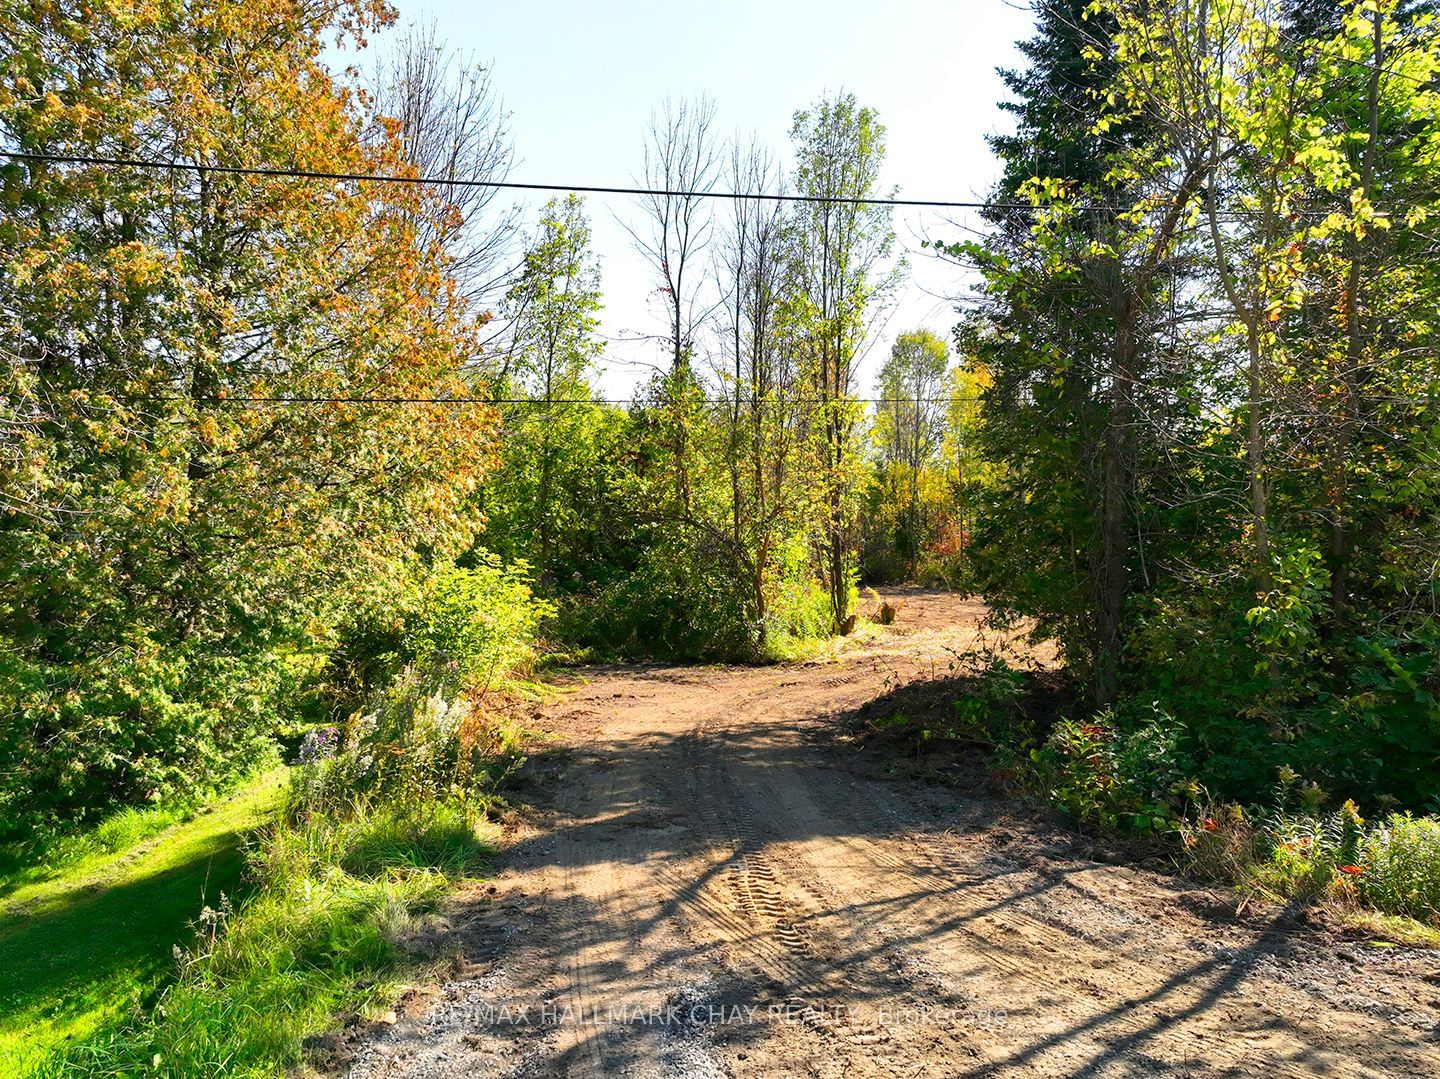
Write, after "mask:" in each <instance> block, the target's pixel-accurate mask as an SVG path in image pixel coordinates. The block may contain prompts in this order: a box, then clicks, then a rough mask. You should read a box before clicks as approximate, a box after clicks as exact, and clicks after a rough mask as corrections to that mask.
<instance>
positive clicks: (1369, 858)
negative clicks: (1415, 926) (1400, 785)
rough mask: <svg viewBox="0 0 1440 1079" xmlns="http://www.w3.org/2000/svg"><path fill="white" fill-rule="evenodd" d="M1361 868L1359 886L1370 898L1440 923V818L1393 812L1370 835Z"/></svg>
mask: <svg viewBox="0 0 1440 1079" xmlns="http://www.w3.org/2000/svg"><path fill="white" fill-rule="evenodd" d="M1360 868H1362V870H1363V872H1361V873H1359V874H1356V886H1357V888H1358V890H1359V892H1360V894H1361V895H1362V896H1363V897H1364V898H1365V899H1366V900H1367V901H1369V902H1370V903H1372V904H1373V905H1375V906H1376V907H1379V908H1380V909H1381V910H1383V911H1388V912H1389V913H1391V914H1406V915H1409V916H1410V917H1412V918H1417V919H1420V920H1422V921H1428V922H1431V923H1432V924H1435V923H1440V820H1436V819H1434V818H1432V817H1412V816H1410V815H1409V814H1408V813H1397V814H1393V815H1392V816H1391V817H1390V818H1389V819H1387V820H1386V821H1385V823H1384V824H1383V825H1381V826H1380V827H1378V828H1376V829H1375V830H1374V831H1372V832H1371V833H1370V834H1369V835H1368V836H1367V837H1366V838H1365V841H1364V845H1363V848H1362V851H1361V867H1360Z"/></svg>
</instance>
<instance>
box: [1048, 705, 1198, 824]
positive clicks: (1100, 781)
mask: <svg viewBox="0 0 1440 1079" xmlns="http://www.w3.org/2000/svg"><path fill="white" fill-rule="evenodd" d="M1158 718H1160V717H1157V719H1158ZM1168 734H1169V731H1168V729H1167V726H1166V725H1165V724H1164V723H1163V722H1153V723H1151V724H1150V725H1148V726H1146V727H1142V728H1140V729H1139V730H1137V731H1136V732H1134V733H1132V734H1129V735H1126V734H1122V733H1121V732H1120V730H1119V729H1118V728H1117V726H1116V724H1115V720H1114V717H1113V715H1111V714H1110V713H1108V712H1106V713H1101V714H1100V715H1097V716H1095V717H1094V718H1093V719H1091V720H1090V721H1088V722H1085V723H1076V722H1074V721H1073V720H1069V719H1061V720H1060V721H1059V722H1057V723H1056V724H1055V726H1054V728H1053V729H1052V730H1051V732H1050V736H1049V738H1047V739H1046V741H1045V744H1044V745H1043V746H1040V747H1038V748H1036V749H1034V750H1032V751H1031V753H1030V763H1031V766H1032V768H1033V769H1034V772H1035V777H1036V781H1037V782H1038V784H1039V786H1040V788H1041V790H1042V791H1043V792H1044V795H1045V797H1046V798H1047V799H1048V800H1049V801H1050V802H1051V803H1052V804H1054V805H1055V806H1057V807H1058V808H1060V809H1062V810H1064V811H1065V812H1066V813H1068V814H1069V815H1070V816H1071V817H1073V818H1074V819H1075V820H1076V821H1077V822H1079V823H1081V824H1090V825H1096V826H1099V827H1102V828H1110V829H1114V828H1120V827H1125V828H1133V829H1136V830H1139V831H1165V830H1169V829H1171V828H1173V827H1174V826H1175V821H1176V808H1177V802H1182V801H1183V799H1184V798H1185V797H1186V796H1187V795H1188V793H1189V790H1190V781H1189V780H1188V779H1180V778H1177V779H1174V780H1173V781H1170V780H1171V777H1172V776H1173V777H1178V776H1179V775H1180V774H1181V772H1182V770H1183V764H1182V763H1181V762H1180V761H1178V760H1177V759H1176V758H1177V756H1178V755H1177V753H1176V750H1175V747H1174V745H1173V743H1170V742H1167V741H1166V738H1167V736H1168ZM1157 736H1158V738H1159V740H1157ZM1167 781H1169V782H1167Z"/></svg>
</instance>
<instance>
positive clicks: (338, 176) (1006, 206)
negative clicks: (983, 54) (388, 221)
mask: <svg viewBox="0 0 1440 1079" xmlns="http://www.w3.org/2000/svg"><path fill="white" fill-rule="evenodd" d="M0 156H4V157H8V158H10V159H12V160H16V161H37V162H43V163H46V164H55V165H102V166H106V167H110V168H135V169H161V170H178V171H181V172H195V173H205V172H218V173H224V174H226V175H233V176H264V177H272V178H286V179H298V180H332V181H343V182H353V183H386V184H422V185H424V186H427V187H485V188H492V189H504V190H510V191H562V192H573V193H575V194H579V195H630V196H640V197H647V198H696V199H730V200H732V201H748V202H789V203H812V204H813V203H821V204H827V203H828V204H834V205H844V206H910V207H928V208H932V209H945V210H1005V211H1015V212H1029V213H1034V212H1036V211H1040V210H1047V209H1050V208H1051V207H1050V206H1044V205H1036V204H1034V203H1029V202H988V201H956V200H944V199H899V198H844V197H839V196H834V195H787V194H778V193H772V192H765V191H686V190H678V189H677V190H672V189H669V188H657V187H600V186H595V185H586V184H538V183H521V182H519V181H515V180H476V179H471V178H467V177H446V176H439V177H437V176H399V175H394V174H387V173H364V172H318V171H311V170H307V169H287V168H278V167H268V166H260V165H202V164H198V163H196V162H193V161H154V160H151V159H148V158H140V157H99V156H91V155H83V154H39V153H31V152H28V151H21V150H0ZM1060 205H1061V206H1062V207H1063V204H1060ZM1161 205H1163V204H1161ZM1065 208H1068V209H1071V210H1074V211H1077V212H1082V213H1129V212H1131V209H1133V208H1126V207H1120V206H1108V205H1080V206H1071V207H1065ZM1156 208H1159V206H1158V205H1157V207H1156ZM1262 212H1264V211H1262V210H1258V209H1250V208H1247V207H1238V208H1229V209H1223V210H1216V213H1217V214H1220V215H1221V216H1224V217H1251V216H1254V215H1255V214H1259V213H1262ZM1327 213H1328V211H1327V212H1325V213H1322V212H1319V211H1297V216H1299V215H1300V214H1305V215H1307V216H1316V215H1318V216H1326V215H1327Z"/></svg>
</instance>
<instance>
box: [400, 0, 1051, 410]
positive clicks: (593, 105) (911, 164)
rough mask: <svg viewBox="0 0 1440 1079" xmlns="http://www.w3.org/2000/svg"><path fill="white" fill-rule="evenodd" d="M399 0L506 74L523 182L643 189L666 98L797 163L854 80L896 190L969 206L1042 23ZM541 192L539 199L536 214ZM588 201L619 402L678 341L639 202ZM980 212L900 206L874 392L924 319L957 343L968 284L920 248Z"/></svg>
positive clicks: (914, 10)
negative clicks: (896, 345) (825, 109)
mask: <svg viewBox="0 0 1440 1079" xmlns="http://www.w3.org/2000/svg"><path fill="white" fill-rule="evenodd" d="M398 2H399V6H400V14H401V19H402V23H404V22H417V23H422V24H424V23H433V24H434V28H435V30H436V31H437V34H436V37H437V39H438V40H439V41H440V42H442V43H443V44H444V45H445V46H446V47H448V48H450V49H453V50H456V51H457V52H458V53H460V54H461V55H468V56H469V57H471V58H473V60H475V61H476V62H479V63H482V64H484V65H485V66H487V67H489V68H490V69H491V71H492V76H493V79H494V85H495V87H496V89H497V91H498V93H499V95H500V97H501V98H502V99H503V102H504V105H505V107H506V109H507V110H508V111H509V112H510V114H511V122H512V126H513V133H514V139H515V150H516V164H515V167H514V169H513V171H512V173H511V176H510V178H511V179H512V180H521V181H527V182H535V183H558V184H577V185H594V186H626V185H630V186H633V185H634V184H636V183H637V182H638V181H640V180H641V169H642V154H643V147H644V138H645V132H646V128H647V125H648V122H649V118H650V114H651V112H652V111H653V110H654V109H655V108H656V106H657V105H659V104H661V103H662V102H663V101H664V99H665V98H666V96H667V95H669V96H672V97H693V96H697V95H700V94H707V95H709V96H710V97H711V98H712V99H713V100H714V102H715V105H716V108H717V124H716V127H717V130H718V131H720V132H721V133H724V134H735V135H740V136H744V137H746V138H748V137H749V136H750V135H751V134H752V133H753V134H755V135H758V136H759V137H760V139H761V140H762V141H763V142H764V143H765V144H767V145H768V146H769V147H770V148H771V149H772V150H773V151H774V152H775V153H776V154H777V156H778V157H780V159H781V160H783V161H786V162H788V161H789V160H790V152H789V150H790V147H789V130H790V120H791V116H792V114H793V113H794V112H795V110H796V109H799V108H802V107H804V106H806V105H808V104H810V103H811V102H813V101H815V100H816V99H818V98H819V97H820V96H821V95H822V94H825V93H833V92H835V91H839V90H848V91H852V92H854V93H855V94H856V95H857V97H858V98H859V100H860V102H861V103H862V104H864V105H869V106H871V107H873V108H875V109H877V110H878V112H879V114H880V119H881V122H882V123H884V124H885V126H886V128H887V135H888V139H887V151H888V152H887V155H886V164H885V169H884V173H883V181H884V182H883V186H884V187H887V188H888V187H890V186H892V185H893V186H897V187H898V188H899V194H900V196H901V197H902V198H917V199H937V200H961V201H964V200H972V199H976V198H983V197H984V196H985V194H986V192H987V191H988V189H989V188H990V186H991V184H992V183H993V182H994V180H995V178H996V176H997V175H998V171H999V168H998V164H997V162H996V161H995V159H994V157H993V156H992V155H991V153H990V151H989V148H988V147H987V145H986V142H985V136H986V135H988V134H992V133H994V132H996V131H1003V130H1008V129H1009V119H1008V117H1007V115H1006V114H1005V113H1002V112H1001V111H1000V110H999V109H998V108H997V107H996V103H997V102H998V101H1000V100H1002V99H1003V98H1004V96H1005V90H1004V87H1003V86H1002V85H1001V83H1000V79H999V77H998V76H997V75H996V71H995V69H996V68H997V67H1014V66H1019V65H1020V63H1021V60H1020V57H1019V54H1018V53H1017V51H1016V50H1015V47H1014V44H1015V42H1016V41H1018V40H1021V39H1023V38H1026V37H1028V36H1029V35H1030V30H1031V25H1032V23H1031V17H1030V14H1029V12H1028V10H1026V8H1025V7H1024V6H1023V5H1021V4H1017V3H1016V2H1015V0H889V2H887V3H883V4H875V3H874V2H873V0H863V2H862V0H826V2H823V3H816V2H798V0H738V2H736V0H716V2H712V3H708V4H702V3H695V2H693V0H669V2H664V3H662V2H652V0H608V2H598V0H588V2H587V0H551V2H548V3H541V2H536V0H529V2H526V0H520V2H511V3H505V4H477V3H474V2H473V0H472V2H465V0H398ZM540 201H543V197H542V198H537V199H533V200H529V201H528V202H527V204H526V205H527V213H526V217H533V216H534V214H533V212H529V211H530V210H533V209H534V208H535V207H538V205H539V202H540ZM587 206H588V210H589V213H590V217H591V222H592V225H593V230H594V235H593V239H594V246H595V249H596V251H597V252H598V254H599V256H600V261H601V272H602V276H603V287H604V292H605V310H604V312H603V314H602V332H603V333H604V334H605V335H606V337H607V338H608V339H609V343H608V346H607V359H606V362H605V366H604V368H603V370H602V371H601V373H600V377H599V379H598V381H599V385H600V388H601V390H602V391H603V392H604V393H606V394H607V395H613V396H626V395H628V394H629V392H630V391H631V389H632V388H633V387H634V386H635V385H636V384H638V383H640V382H643V381H644V380H645V379H646V378H648V377H649V375H650V374H651V373H652V371H653V370H654V367H653V366H652V365H656V364H660V363H663V358H662V356H661V347H660V346H659V345H657V344H655V343H654V342H653V341H651V340H649V339H647V336H648V335H655V334H659V333H663V319H662V316H661V315H660V313H659V312H658V311H656V310H652V309H651V307H650V306H649V304H648V302H647V297H649V296H650V295H652V294H653V292H654V288H655V284H654V282H653V281H652V279H651V276H650V273H649V271H648V269H647V267H646V264H645V263H644V262H643V260H642V259H641V257H640V256H639V255H638V254H637V253H635V251H634V249H633V242H632V240H631V238H630V236H629V235H628V234H627V232H626V231H625V229H624V228H623V227H622V221H630V222H632V223H638V221H639V220H640V218H639V216H638V214H637V211H636V206H635V203H634V201H633V200H630V199H626V198H624V197H617V196H591V197H590V198H589V200H588V204H587ZM722 209H723V205H717V211H719V210H722ZM947 214H948V215H949V217H950V218H951V219H952V220H953V221H954V222H956V223H955V224H952V223H947V221H946V218H945V215H947ZM966 220H967V217H966V215H965V212H964V211H932V210H897V211H896V216H895V230H896V233H897V238H898V240H899V243H900V246H901V247H902V248H904V249H907V250H908V252H909V253H908V259H909V261H910V264H911V265H910V273H909V281H908V283H907V284H906V286H905V287H904V288H903V289H902V290H901V292H900V294H899V296H898V298H897V301H896V304H895V309H894V311H893V312H892V313H891V315H890V316H889V318H888V319H887V321H886V322H885V323H884V324H883V326H882V327H881V328H880V329H879V330H878V331H877V334H876V338H877V339H876V341H875V342H873V343H872V345H871V347H870V349H869V351H868V352H867V355H866V357H865V359H864V361H863V362H862V364H861V368H860V386H859V388H860V389H861V390H869V389H870V388H871V384H872V383H873V380H874V376H875V372H876V371H877V370H878V367H879V364H880V362H881V360H882V359H883V355H884V353H885V352H888V349H889V345H890V341H891V340H892V339H893V338H894V336H895V335H896V334H898V333H900V332H902V331H905V330H910V329H915V328H919V327H925V328H928V329H930V330H932V331H934V332H935V333H937V334H939V335H940V336H942V337H948V336H949V331H950V328H951V326H952V325H953V324H954V322H955V315H954V304H953V302H951V301H950V300H949V299H947V297H950V296H954V295H956V294H958V293H961V292H963V291H964V290H965V287H966V283H965V280H964V278H963V276H962V275H961V273H960V272H959V271H958V270H957V269H956V268H955V267H953V266H951V265H947V264H941V263H938V262H937V261H936V260H935V258H934V256H933V255H930V254H928V253H926V252H924V251H922V250H921V249H920V243H921V241H922V240H923V239H924V238H925V237H927V236H933V237H936V238H942V239H955V238H958V237H959V235H960V228H959V227H958V226H959V225H963V224H964V223H965V222H966ZM971 220H972V221H973V219H971Z"/></svg>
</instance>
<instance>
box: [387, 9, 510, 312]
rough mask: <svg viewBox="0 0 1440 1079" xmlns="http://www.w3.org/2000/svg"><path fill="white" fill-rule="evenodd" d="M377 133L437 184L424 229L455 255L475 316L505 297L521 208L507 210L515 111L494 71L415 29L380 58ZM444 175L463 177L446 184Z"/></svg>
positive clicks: (459, 281)
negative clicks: (504, 187)
mask: <svg viewBox="0 0 1440 1079" xmlns="http://www.w3.org/2000/svg"><path fill="white" fill-rule="evenodd" d="M374 99H375V106H374V108H375V121H376V123H377V125H379V126H381V127H382V128H383V129H384V130H381V131H378V132H376V133H375V134H374V135H373V136H372V137H375V138H378V139H381V140H383V139H385V138H387V137H393V138H398V140H399V143H400V152H401V154H402V155H403V157H404V159H405V161H406V162H407V163H408V164H409V166H410V168H411V169H412V170H413V174H414V175H416V176H424V177H434V178H436V179H438V180H440V181H441V182H440V183H437V184H436V185H434V186H433V187H432V188H430V189H429V190H428V191H427V192H426V196H427V199H428V201H429V202H430V203H431V205H430V206H428V207H427V211H428V212H426V213H424V214H422V215H419V216H418V218H417V221H416V226H417V228H419V229H421V230H422V237H423V242H426V243H435V244H438V245H439V246H441V247H442V248H443V249H444V250H446V251H447V252H448V253H449V256H450V276H451V277H452V278H453V279H454V281H455V285H456V288H457V289H458V291H459V292H460V294H461V295H462V296H463V297H464V298H465V299H466V301H467V302H468V303H469V304H470V305H471V306H472V308H473V310H474V311H475V312H476V313H480V312H483V311H484V310H485V309H486V308H487V306H489V305H490V304H492V303H493V302H494V301H496V300H498V299H499V296H498V293H499V292H500V291H501V290H502V289H503V287H504V285H505V284H506V282H507V281H508V279H509V277H510V275H511V273H512V272H513V270H514V265H513V262H514V254H513V252H512V240H513V237H514V234H515V231H516V225H517V218H518V216H519V215H518V209H517V208H516V207H514V206H500V205H498V204H497V200H498V199H499V197H500V193H501V189H500V188H498V187H493V186H488V185H487V183H486V182H487V181H494V182H501V181H504V180H505V178H506V177H507V176H508V175H509V173H510V167H511V164H512V162H513V161H514V157H515V147H514V141H513V139H512V137H511V131H510V117H509V114H508V113H506V112H505V110H504V107H503V105H502V104H501V102H500V100H499V96H498V94H497V92H496V90H495V86H494V83H493V82H492V81H491V75H490V72H489V71H487V70H486V69H485V68H483V67H481V66H480V65H479V64H477V63H474V62H473V61H472V60H469V59H464V58H460V57H456V56H453V55H449V54H447V53H446V51H445V49H444V47H443V46H442V45H441V43H440V42H439V41H438V40H437V31H436V29H435V27H434V25H433V24H431V25H430V26H428V27H419V28H417V27H411V28H410V29H408V30H406V31H405V32H404V33H403V34H402V35H401V36H400V38H399V39H398V40H397V41H395V42H394V43H393V44H392V45H391V46H390V47H389V50H388V51H387V53H386V54H385V56H384V58H383V59H382V61H381V63H380V65H379V70H378V72H377V77H376V85H375V90H374ZM444 181H465V182H464V183H447V182H444Z"/></svg>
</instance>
